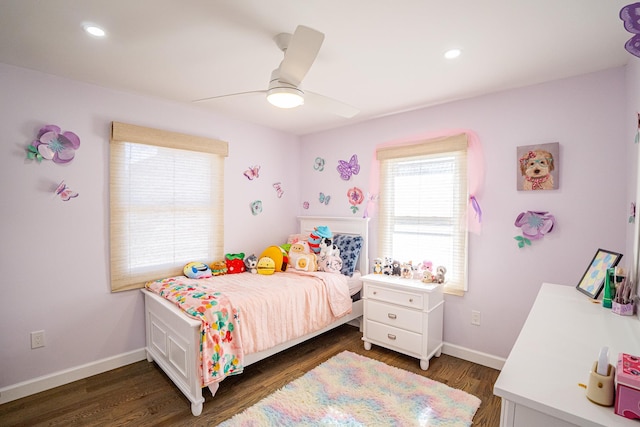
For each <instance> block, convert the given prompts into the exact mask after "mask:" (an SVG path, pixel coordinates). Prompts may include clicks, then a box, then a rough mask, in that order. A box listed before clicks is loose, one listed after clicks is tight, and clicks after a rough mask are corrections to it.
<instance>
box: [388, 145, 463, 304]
mask: <svg viewBox="0 0 640 427" xmlns="http://www.w3.org/2000/svg"><path fill="white" fill-rule="evenodd" d="M377 159H378V160H379V161H380V196H379V219H378V224H379V232H378V236H379V242H378V248H379V251H380V253H379V254H378V256H380V257H392V258H393V259H396V260H398V261H400V262H405V261H413V262H414V264H415V263H418V262H422V261H423V260H428V261H431V262H432V263H433V268H434V273H435V268H436V267H437V266H440V265H442V266H444V267H445V268H446V269H447V273H446V276H445V278H446V282H445V287H444V289H445V291H446V292H448V293H454V294H460V295H461V294H462V293H464V291H466V290H467V280H466V279H467V232H466V209H467V203H468V190H467V138H466V135H464V134H462V135H455V136H451V137H445V138H439V139H433V140H428V141H421V142H418V143H415V144H408V145H402V146H391V147H384V148H380V149H378V150H377Z"/></svg>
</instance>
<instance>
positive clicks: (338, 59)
mask: <svg viewBox="0 0 640 427" xmlns="http://www.w3.org/2000/svg"><path fill="white" fill-rule="evenodd" d="M629 3H631V1H630V0H624V1H621V0H530V1H524V0H402V1H389V0H304V1H303V0H235V1H233V0H46V1H44V0H0V62H4V63H7V64H12V65H17V66H20V67H25V68H30V69H35V70H39V71H43V72H45V73H50V74H55V75H59V76H64V77H68V78H71V79H76V80H80V81H85V82H90V83H94V84H97V85H100V86H105V87H109V88H114V89H117V90H124V91H128V92H136V93H142V94H147V95H152V96H155V97H160V98H166V99H170V100H175V101H179V102H185V103H192V101H193V100H195V99H199V98H204V97H211V96H217V95H224V94H229V93H236V92H244V91H252V90H265V89H266V88H267V85H268V83H269V77H270V74H271V71H272V70H273V69H275V68H277V67H278V65H279V63H280V61H281V60H282V57H283V54H282V52H281V51H280V50H279V49H278V47H277V46H276V44H275V42H274V41H273V36H275V35H276V34H278V33H280V32H290V33H292V32H293V31H294V30H295V28H296V26H297V25H298V24H303V25H306V26H309V27H312V28H315V29H316V30H319V31H321V32H323V33H324V34H325V40H324V43H323V45H322V47H321V49H320V53H319V54H318V57H317V58H316V61H315V63H314V64H313V66H312V67H311V70H310V71H309V73H308V74H307V76H306V77H305V79H304V81H303V83H302V85H301V88H302V89H303V90H304V89H308V90H310V91H313V92H316V93H319V94H322V95H325V96H329V97H332V98H335V99H338V100H340V101H342V102H344V103H347V104H350V105H352V106H354V107H357V108H358V109H360V113H359V114H358V115H357V116H355V117H354V118H351V119H345V118H342V117H338V116H335V115H333V114H330V113H327V112H325V111H320V110H317V109H314V108H312V106H311V105H309V104H308V103H307V104H306V105H304V106H302V107H299V108H297V109H293V110H280V109H277V108H275V107H273V106H271V105H270V104H268V103H267V101H266V98H265V97H264V95H262V94H257V95H246V96H239V97H227V98H223V99H218V100H214V101H208V102H201V103H195V104H193V105H198V106H199V107H201V108H209V109H211V110H213V111H216V112H218V113H222V114H225V115H231V116H236V117H239V118H241V119H244V120H247V121H251V122H255V123H258V124H263V125H266V126H269V127H272V128H276V129H281V130H283V131H287V132H290V133H294V134H299V135H303V134H307V133H312V132H316V131H320V130H324V129H330V128H334V127H339V126H343V125H346V124H351V123H356V122H359V121H364V120H368V119H371V118H373V117H379V116H384V115H388V114H393V113H395V112H400V111H407V110H412V109H416V108H420V107H424V106H430V105H435V104H439V103H444V102H448V101H452V100H457V99H462V98H468V97H472V96H477V95H480V94H484V93H489V92H495V91H500V90H504V89H509V88H514V87H520V86H526V85H531V84H536V83H540V82H544V81H549V80H555V79H559V78H564V77H569V76H574V75H578V74H584V73H589V72H593V71H597V70H602V69H606V68H611V67H617V66H621V65H623V64H625V63H626V62H627V61H628V60H629V58H630V57H631V55H630V54H629V53H627V52H626V51H625V50H624V43H625V41H626V40H627V39H629V38H630V37H631V34H630V33H628V32H626V31H625V30H624V28H623V25H622V21H621V20H620V18H619V16H618V13H619V11H620V9H621V8H622V7H623V6H625V5H627V4H629ZM87 22H90V23H95V24H98V25H100V26H102V27H103V28H104V29H105V30H106V31H107V37H106V38H104V39H96V38H94V37H91V36H88V35H87V34H85V33H84V32H83V30H82V25H83V23H87ZM452 47H457V48H460V49H462V51H463V53H462V56H461V57H459V58H458V59H455V60H446V59H444V57H443V53H444V52H445V51H446V50H447V49H449V48H452Z"/></svg>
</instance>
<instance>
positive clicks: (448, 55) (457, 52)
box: [444, 49, 462, 59]
mask: <svg viewBox="0 0 640 427" xmlns="http://www.w3.org/2000/svg"><path fill="white" fill-rule="evenodd" d="M461 53H462V51H461V50H460V49H449V50H448V51H446V52H445V53H444V57H445V58H447V59H453V58H457V57H458V56H460V54H461Z"/></svg>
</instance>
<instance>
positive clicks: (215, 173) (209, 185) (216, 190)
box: [110, 122, 228, 291]
mask: <svg viewBox="0 0 640 427" xmlns="http://www.w3.org/2000/svg"><path fill="white" fill-rule="evenodd" d="M227 153H228V146H227V143H226V142H222V141H216V140H212V139H207V138H200V137H193V136H188V135H183V134H177V133H173V132H165V131H159V130H155V129H149V128H144V127H140V126H134V125H128V124H124V123H117V122H113V125H112V132H111V143H110V160H111V163H110V205H111V226H110V227H111V229H110V233H111V240H110V243H111V290H112V291H123V290H127V289H135V288H141V287H143V286H144V283H145V282H147V281H149V280H155V279H158V278H162V277H168V276H172V275H176V274H182V268H183V267H184V265H185V264H186V263H188V262H191V261H201V262H209V261H212V260H214V259H219V258H222V257H223V244H224V234H223V225H224V224H223V208H224V204H223V191H224V157H226V156H227Z"/></svg>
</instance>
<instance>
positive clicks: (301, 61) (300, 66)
mask: <svg viewBox="0 0 640 427" xmlns="http://www.w3.org/2000/svg"><path fill="white" fill-rule="evenodd" d="M323 41H324V34H323V33H321V32H320V31H317V30H314V29H313V28H309V27H305V26H304V25H298V27H297V28H296V31H295V32H294V33H293V35H292V36H291V40H290V41H289V46H287V50H286V51H285V53H284V59H283V60H282V63H281V64H280V77H281V79H282V80H284V81H286V82H287V83H291V84H293V85H294V86H298V85H299V84H300V82H302V79H303V78H304V76H306V75H307V72H308V71H309V69H310V68H311V65H313V61H315V59H316V56H318V52H319V51H320V46H322V42H323Z"/></svg>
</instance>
